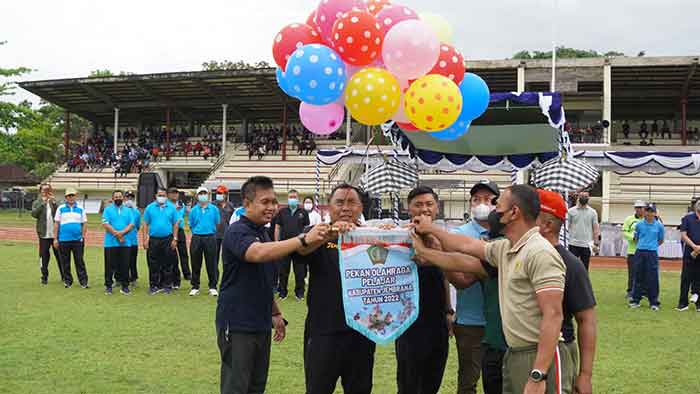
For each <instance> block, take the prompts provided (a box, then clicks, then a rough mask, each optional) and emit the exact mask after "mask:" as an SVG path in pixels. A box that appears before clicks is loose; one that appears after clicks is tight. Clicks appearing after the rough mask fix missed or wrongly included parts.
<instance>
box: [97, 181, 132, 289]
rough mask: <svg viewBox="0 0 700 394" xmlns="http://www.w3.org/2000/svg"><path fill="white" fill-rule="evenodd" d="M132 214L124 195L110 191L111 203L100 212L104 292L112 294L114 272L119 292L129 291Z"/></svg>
mask: <svg viewBox="0 0 700 394" xmlns="http://www.w3.org/2000/svg"><path fill="white" fill-rule="evenodd" d="M133 222H134V215H133V213H132V211H131V208H128V207H126V206H124V195H123V194H122V192H121V191H119V190H115V191H114V192H112V204H110V205H109V206H107V208H105V209H104V212H102V227H103V228H104V229H105V237H104V249H105V251H104V258H105V294H107V295H111V294H112V276H113V275H114V274H116V278H117V281H118V282H120V284H121V290H120V292H121V293H122V294H124V295H129V294H131V291H129V253H130V248H129V245H128V243H127V233H129V231H131V229H132V228H133V227H134V223H133Z"/></svg>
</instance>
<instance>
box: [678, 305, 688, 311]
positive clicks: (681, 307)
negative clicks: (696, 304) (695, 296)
mask: <svg viewBox="0 0 700 394" xmlns="http://www.w3.org/2000/svg"><path fill="white" fill-rule="evenodd" d="M676 310H677V311H678V312H683V311H687V310H688V305H685V306H683V305H678V306H677V307H676Z"/></svg>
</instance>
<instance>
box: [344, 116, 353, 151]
mask: <svg viewBox="0 0 700 394" xmlns="http://www.w3.org/2000/svg"><path fill="white" fill-rule="evenodd" d="M346 111H347V110H346ZM351 130H352V117H351V116H350V111H347V119H346V120H345V146H347V147H349V146H350V132H351Z"/></svg>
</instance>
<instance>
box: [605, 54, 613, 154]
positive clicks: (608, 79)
mask: <svg viewBox="0 0 700 394" xmlns="http://www.w3.org/2000/svg"><path fill="white" fill-rule="evenodd" d="M603 120H607V121H608V122H610V126H612V66H611V65H610V62H606V63H605V65H604V66H603ZM604 141H605V143H606V144H608V145H610V141H611V136H610V127H608V128H606V129H605V139H604Z"/></svg>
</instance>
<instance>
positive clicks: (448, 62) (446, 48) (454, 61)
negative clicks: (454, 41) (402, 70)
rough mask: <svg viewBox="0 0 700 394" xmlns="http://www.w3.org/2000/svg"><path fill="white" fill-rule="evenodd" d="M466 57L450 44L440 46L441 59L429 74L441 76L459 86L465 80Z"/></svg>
mask: <svg viewBox="0 0 700 394" xmlns="http://www.w3.org/2000/svg"><path fill="white" fill-rule="evenodd" d="M465 72H466V69H465V67H464V56H462V53H461V52H460V51H459V50H457V49H456V48H455V47H453V46H452V45H450V44H445V43H444V42H443V43H442V44H440V57H439V58H438V60H437V62H435V65H434V66H433V69H432V70H430V71H429V72H428V74H439V75H442V76H444V77H447V78H449V79H451V80H452V81H453V82H454V83H455V84H457V85H459V84H460V83H461V82H462V80H463V79H464V73H465Z"/></svg>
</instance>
